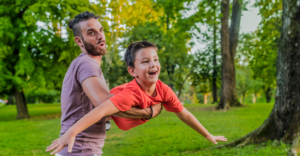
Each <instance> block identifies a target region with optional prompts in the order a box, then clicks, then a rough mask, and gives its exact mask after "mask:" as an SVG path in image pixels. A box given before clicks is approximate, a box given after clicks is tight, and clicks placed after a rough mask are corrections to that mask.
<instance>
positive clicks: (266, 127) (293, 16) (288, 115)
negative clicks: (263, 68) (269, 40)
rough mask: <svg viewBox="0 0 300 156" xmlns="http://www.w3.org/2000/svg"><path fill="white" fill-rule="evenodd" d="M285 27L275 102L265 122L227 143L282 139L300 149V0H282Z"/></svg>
mask: <svg viewBox="0 0 300 156" xmlns="http://www.w3.org/2000/svg"><path fill="white" fill-rule="evenodd" d="M282 4H283V13H282V28H281V36H280V40H279V43H278V53H277V89H276V95H275V96H276V97H275V105H274V107H273V109H272V111H271V113H270V115H269V117H268V118H267V119H266V120H265V122H264V123H263V124H262V125H261V126H260V127H259V128H257V129H256V130H254V131H253V132H251V133H249V134H248V135H246V136H244V137H243V138H241V139H238V140H236V141H234V142H232V143H230V144H228V145H226V146H235V145H246V144H249V143H261V142H265V141H268V140H281V141H283V142H285V143H288V144H292V148H293V150H291V151H290V153H291V154H292V153H293V154H295V155H296V153H297V151H299V138H300V133H299V131H300V129H299V128H300V121H299V120H300V112H299V109H300V103H299V101H300V86H299V77H300V68H299V60H300V48H299V44H300V42H299V39H300V23H299V18H300V7H299V4H298V1H295V0H283V1H282Z"/></svg>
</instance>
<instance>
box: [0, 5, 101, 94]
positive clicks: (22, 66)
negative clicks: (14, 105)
mask: <svg viewBox="0 0 300 156" xmlns="http://www.w3.org/2000/svg"><path fill="white" fill-rule="evenodd" d="M100 6H101V4H99V6H96V5H95V4H90V3H89V1H88V0H73V1H60V0H54V1H53V0H36V1H16V0H12V1H11V0H4V1H1V2H0V8H1V9H0V10H1V12H0V17H1V18H0V23H3V24H1V26H0V34H1V35H0V40H1V42H0V47H2V48H1V49H0V56H1V57H0V62H1V63H0V75H4V76H1V77H0V94H1V95H3V94H8V95H11V94H13V93H14V91H15V90H24V89H25V90H26V89H28V88H31V89H38V88H46V89H52V90H60V89H61V85H62V83H61V82H62V79H63V76H64V75H65V72H66V70H67V68H68V66H69V65H70V63H71V61H72V60H73V59H74V58H75V57H76V56H78V54H79V53H80V51H79V49H78V48H77V46H76V44H75V42H74V40H73V37H72V33H71V32H70V30H68V29H67V32H66V34H62V33H63V31H62V30H63V29H66V27H67V23H68V20H69V19H70V17H72V18H73V17H74V16H75V15H77V14H78V13H81V12H84V11H86V10H90V11H92V12H93V11H95V10H97V11H98V7H100ZM97 13H100V14H101V12H99V11H98V12H97ZM102 13H104V12H103V11H102ZM70 34H71V35H70Z"/></svg>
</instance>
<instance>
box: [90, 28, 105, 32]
mask: <svg viewBox="0 0 300 156" xmlns="http://www.w3.org/2000/svg"><path fill="white" fill-rule="evenodd" d="M101 29H103V27H100V29H99V30H101ZM91 30H95V29H94V28H91V29H88V30H87V32H89V31H91Z"/></svg>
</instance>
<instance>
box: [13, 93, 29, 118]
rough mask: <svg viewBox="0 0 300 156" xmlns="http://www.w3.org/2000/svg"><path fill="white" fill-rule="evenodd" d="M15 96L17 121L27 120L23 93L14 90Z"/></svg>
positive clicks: (27, 115)
mask: <svg viewBox="0 0 300 156" xmlns="http://www.w3.org/2000/svg"><path fill="white" fill-rule="evenodd" d="M15 96H16V106H17V112H18V115H17V119H25V118H29V114H28V110H27V105H26V101H25V96H24V92H23V91H18V90H16V91H15Z"/></svg>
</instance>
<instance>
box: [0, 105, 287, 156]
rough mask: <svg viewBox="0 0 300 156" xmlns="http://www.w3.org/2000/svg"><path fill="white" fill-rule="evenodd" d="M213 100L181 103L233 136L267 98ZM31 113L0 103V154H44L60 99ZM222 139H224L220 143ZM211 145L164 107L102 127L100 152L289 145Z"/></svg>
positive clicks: (246, 155)
mask: <svg viewBox="0 0 300 156" xmlns="http://www.w3.org/2000/svg"><path fill="white" fill-rule="evenodd" d="M210 106H212V105H207V106H203V105H185V107H186V108H187V109H188V110H190V112H192V113H193V114H194V115H195V116H196V118H197V119H198V120H199V121H200V122H201V123H202V124H203V125H204V126H205V127H206V128H207V129H208V130H209V131H210V133H212V134H214V135H225V136H226V137H227V138H228V141H229V142H230V141H233V140H235V139H237V138H240V137H242V136H244V135H246V134H247V133H249V132H251V131H252V130H254V129H255V128H257V127H258V126H260V125H261V124H262V123H263V121H264V120H265V119H266V118H267V117H268V114H269V113H270V111H271V109H272V107H273V105H272V104H250V105H249V107H242V108H232V109H231V110H229V111H225V112H224V111H212V110H211V109H210V108H209V107H210ZM28 109H29V112H30V115H31V116H32V117H33V118H34V119H30V120H18V121H16V120H14V119H15V117H16V111H15V107H14V106H3V107H0V138H1V141H0V156H10V155H24V156H25V155H26V156H27V155H28V156H34V155H37V156H42V155H49V153H46V152H45V148H46V147H47V146H48V145H49V143H50V142H51V141H52V140H54V139H56V138H57V137H58V134H59V130H60V119H59V118H56V119H55V118H54V119H50V118H53V117H56V116H55V115H57V114H59V113H60V106H59V104H39V105H29V107H28ZM219 144H223V143H219ZM213 146H214V145H213V144H212V143H210V142H208V141H207V140H205V139H204V138H203V137H202V136H200V135H199V134H197V133H196V132H195V131H193V130H192V129H191V128H189V127H188V126H186V125H185V124H184V123H182V122H181V121H180V120H179V119H178V118H177V117H176V115H174V113H170V112H166V111H163V112H162V113H161V114H160V115H159V116H158V117H156V118H154V119H151V120H150V121H149V122H148V123H146V124H144V125H142V126H139V127H136V128H134V129H132V130H129V131H121V130H119V129H118V128H117V127H116V126H115V125H113V127H112V129H111V130H110V131H108V132H107V137H106V140H105V146H104V149H103V152H104V154H103V155H104V156H124V155H145V156H146V155H147V156H150V155H170V156H177V155H192V156H193V155H201V156H202V155H203V156H209V155H221V156H222V155H230V156H231V155H242V156H252V155H253V156H254V155H260V156H261V155H273V156H276V155H287V150H288V149H289V148H290V146H289V145H286V144H283V143H280V142H279V143H278V142H268V143H264V144H260V145H249V146H246V147H244V148H242V147H240V148H226V149H214V150H206V149H207V148H210V147H213Z"/></svg>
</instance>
